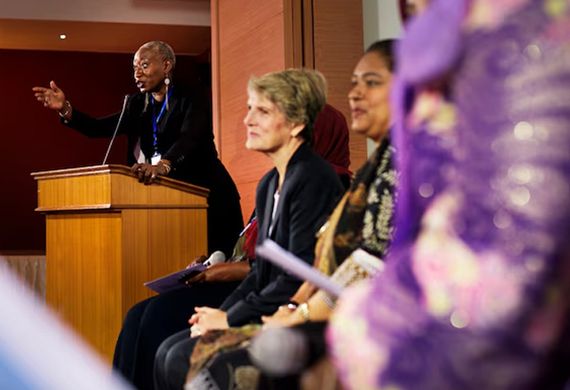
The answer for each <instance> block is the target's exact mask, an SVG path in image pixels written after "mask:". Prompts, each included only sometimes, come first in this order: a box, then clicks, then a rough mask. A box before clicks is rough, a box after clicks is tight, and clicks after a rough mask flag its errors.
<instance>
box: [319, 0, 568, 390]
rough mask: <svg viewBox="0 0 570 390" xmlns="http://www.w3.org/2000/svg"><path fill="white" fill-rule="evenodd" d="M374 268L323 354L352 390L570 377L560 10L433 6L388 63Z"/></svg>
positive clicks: (554, 0) (525, 384)
mask: <svg viewBox="0 0 570 390" xmlns="http://www.w3.org/2000/svg"><path fill="white" fill-rule="evenodd" d="M399 55H400V56H399V59H400V62H399V64H401V66H400V67H399V70H398V81H397V83H396V91H395V93H394V100H395V104H394V107H396V113H395V114H396V123H399V126H398V127H397V128H396V129H395V131H394V134H393V135H392V138H393V140H394V141H395V143H396V148H397V149H398V150H399V154H398V158H399V160H398V165H399V166H398V168H399V170H400V172H401V181H400V185H401V187H400V192H399V201H398V208H397V222H396V237H395V241H394V243H393V246H392V250H391V254H390V256H389V257H388V259H387V267H386V271H385V272H384V273H383V274H381V275H379V276H377V277H376V278H375V279H373V280H372V281H369V282H365V283H362V284H360V285H358V286H356V287H354V288H353V289H351V290H349V291H347V293H346V294H345V295H344V296H343V297H342V299H341V301H340V303H339V306H338V310H337V313H336V314H335V315H334V317H333V319H332V321H331V327H330V329H329V334H328V336H329V343H330V346H331V350H332V354H333V358H334V360H335V364H336V365H337V367H338V369H339V371H340V375H341V378H342V381H343V383H344V385H345V386H346V387H347V388H352V389H371V388H388V389H511V388H512V389H526V388H560V387H562V386H563V384H564V383H565V381H567V380H568V375H569V374H570V363H569V361H570V360H569V359H568V356H569V351H570V345H569V341H570V337H569V335H570V326H569V303H570V240H569V238H570V1H568V0H433V1H432V4H431V5H430V7H429V8H428V10H427V11H426V12H425V13H424V14H423V15H421V16H419V17H418V18H417V19H415V20H412V21H411V23H410V25H409V26H408V31H407V34H406V38H405V40H404V41H403V42H402V46H401V47H400V51H399Z"/></svg>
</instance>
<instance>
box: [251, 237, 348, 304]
mask: <svg viewBox="0 0 570 390" xmlns="http://www.w3.org/2000/svg"><path fill="white" fill-rule="evenodd" d="M255 252H256V253H257V254H259V255H260V256H263V258H264V259H267V260H269V261H271V262H272V263H274V264H276V265H278V266H279V267H281V268H283V269H284V270H286V271H288V272H290V273H292V274H293V275H295V276H296V277H298V278H299V279H302V280H306V281H307V282H309V283H312V284H314V285H315V286H317V287H318V288H321V289H323V290H325V291H326V292H328V293H329V294H332V295H334V296H339V295H340V293H341V291H342V286H340V285H339V284H338V283H335V282H333V281H332V280H331V279H330V278H329V277H327V276H326V275H324V274H323V273H322V272H320V271H318V270H317V269H316V268H313V267H311V266H310V265H308V264H307V263H305V262H304V261H303V260H301V259H299V258H298V257H296V256H295V255H293V254H292V253H291V252H288V251H286V250H285V249H283V248H281V247H280V246H279V245H277V244H276V243H275V242H274V241H271V240H265V241H263V243H262V244H261V245H258V246H257V248H256V250H255Z"/></svg>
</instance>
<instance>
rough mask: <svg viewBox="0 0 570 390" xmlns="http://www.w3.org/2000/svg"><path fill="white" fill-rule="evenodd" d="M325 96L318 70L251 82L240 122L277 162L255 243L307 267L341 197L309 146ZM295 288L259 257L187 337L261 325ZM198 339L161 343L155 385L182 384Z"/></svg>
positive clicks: (263, 184)
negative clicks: (273, 245) (270, 243)
mask: <svg viewBox="0 0 570 390" xmlns="http://www.w3.org/2000/svg"><path fill="white" fill-rule="evenodd" d="M325 97H326V96H325V81H324V78H323V77H322V75H321V74H320V73H318V72H315V71H309V70H298V69H290V70H285V71H281V72H275V73H269V74H266V75H264V76H262V77H259V78H256V77H254V78H252V79H251V80H250V81H249V84H248V113H247V115H246V117H245V119H244V124H245V125H246V128H247V141H246V147H247V148H248V149H250V150H255V151H258V152H260V153H264V154H265V155H267V156H268V157H269V158H270V159H271V160H272V162H273V164H274V165H275V168H273V169H272V170H271V171H269V172H268V173H267V174H266V175H265V176H264V177H263V178H262V179H261V181H260V183H259V185H258V187H257V194H256V211H255V213H256V215H257V218H258V226H259V232H258V243H259V242H261V241H263V240H264V239H265V238H271V239H273V240H274V241H276V242H277V243H278V244H279V245H281V246H283V247H284V248H286V249H287V250H289V251H291V252H293V253H294V254H295V255H297V256H298V257H300V258H301V259H303V260H304V261H306V262H307V263H312V262H313V257H314V246H315V235H316V233H317V231H318V229H319V227H320V226H321V225H322V222H323V220H324V218H326V216H327V215H328V214H329V213H330V211H331V209H332V208H333V206H334V204H335V202H336V201H337V200H338V198H339V197H340V196H341V194H342V185H341V183H340V180H339V178H338V176H337V175H336V174H335V172H334V170H333V169H332V167H331V166H330V165H329V164H328V163H327V162H326V161H325V160H323V159H322V158H321V157H319V156H317V155H316V154H315V153H314V152H313V151H312V150H311V147H310V146H309V141H310V140H311V138H312V129H313V123H314V121H315V118H316V116H317V114H318V113H319V112H320V110H321V109H322V108H323V106H324V104H325ZM300 285H301V281H300V280H299V279H297V278H295V277H293V276H292V275H290V274H288V273H287V272H285V271H283V270H282V269H280V268H278V267H276V266H274V265H272V264H271V263H270V262H267V261H266V260H264V259H263V258H261V257H259V256H258V257H257V258H256V261H255V263H254V264H253V266H252V269H251V271H250V273H249V274H248V276H247V277H246V279H245V280H244V281H243V282H242V283H241V284H240V285H239V286H238V288H237V289H236V290H235V291H234V292H233V293H232V294H231V295H230V296H229V297H228V298H227V299H226V300H225V302H224V303H223V304H222V305H221V307H220V308H219V309H214V308H209V307H197V308H196V314H194V315H193V316H192V318H191V319H190V323H191V324H192V330H191V333H192V336H200V335H204V334H205V335H206V337H207V338H208V339H211V338H212V337H213V336H212V335H216V334H217V333H222V334H224V332H228V331H229V330H228V328H230V327H236V326H243V325H247V324H251V323H260V322H261V317H262V316H263V315H269V314H271V313H273V312H275V311H276V310H277V308H278V307H279V306H280V305H283V304H285V303H287V302H288V300H289V297H290V296H291V295H292V294H293V293H294V292H295V291H296V290H297V289H298V288H299V286H300ZM216 332H217V333H216ZM229 333H230V334H231V332H229ZM200 339H201V338H200ZM197 340H198V339H197V338H190V337H189V332H188V330H186V331H182V332H179V333H177V334H174V335H173V336H171V337H170V338H168V339H166V340H165V341H164V342H163V343H162V345H161V346H160V347H159V349H158V352H157V355H156V358H155V371H154V374H155V384H156V387H157V388H160V389H180V388H181V387H182V385H183V383H184V380H185V377H186V374H187V371H188V365H189V357H190V354H191V353H192V350H193V348H194V344H195V343H196V341H197Z"/></svg>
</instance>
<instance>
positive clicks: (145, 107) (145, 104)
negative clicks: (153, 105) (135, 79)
mask: <svg viewBox="0 0 570 390" xmlns="http://www.w3.org/2000/svg"><path fill="white" fill-rule="evenodd" d="M149 96H150V95H149V93H148V92H146V93H145V94H144V108H143V112H146V109H147V108H148V103H149V101H150V97H149Z"/></svg>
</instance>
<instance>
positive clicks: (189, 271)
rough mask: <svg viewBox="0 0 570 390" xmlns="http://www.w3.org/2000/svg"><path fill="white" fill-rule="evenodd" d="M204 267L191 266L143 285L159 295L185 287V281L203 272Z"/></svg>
mask: <svg viewBox="0 0 570 390" xmlns="http://www.w3.org/2000/svg"><path fill="white" fill-rule="evenodd" d="M205 270H206V266H205V265H204V264H202V263H197V264H192V265H191V266H189V267H188V268H184V269H183V270H181V271H177V272H174V273H171V274H168V275H166V276H161V277H160V278H158V279H154V280H151V281H150V282H146V283H145V284H144V285H145V286H146V287H148V288H150V289H151V290H153V291H156V292H157V293H159V294H162V293H163V292H167V291H170V290H176V289H178V288H182V287H186V281H187V280H188V279H190V278H191V277H193V276H194V275H197V274H199V273H200V272H204V271H205Z"/></svg>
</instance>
